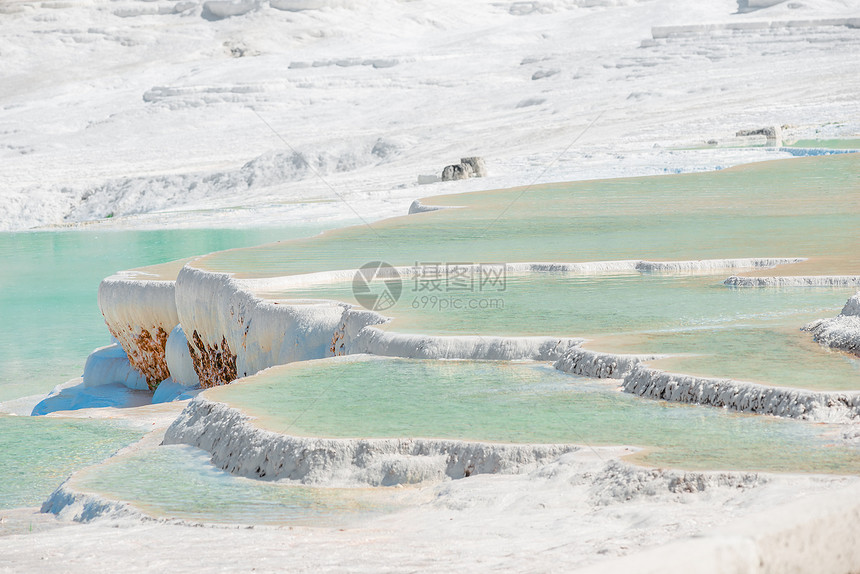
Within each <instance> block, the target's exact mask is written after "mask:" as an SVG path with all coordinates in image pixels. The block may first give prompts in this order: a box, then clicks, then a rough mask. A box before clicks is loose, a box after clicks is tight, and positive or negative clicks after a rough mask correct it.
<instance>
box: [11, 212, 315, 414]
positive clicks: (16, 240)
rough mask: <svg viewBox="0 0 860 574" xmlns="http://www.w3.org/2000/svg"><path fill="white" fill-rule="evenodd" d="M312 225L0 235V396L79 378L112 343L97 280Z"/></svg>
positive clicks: (302, 231) (295, 233)
mask: <svg viewBox="0 0 860 574" xmlns="http://www.w3.org/2000/svg"><path fill="white" fill-rule="evenodd" d="M319 231H320V229H319V228H318V227H313V226H307V227H298V228H287V229H279V228H270V229H247V230H229V229H218V230H215V229H192V230H167V231H99V232H94V231H50V232H49V231H44V232H27V233H0V261H2V262H3V270H2V271H0V319H2V323H3V328H2V329H0V401H4V400H9V399H13V398H17V397H21V396H26V395H30V394H36V393H45V392H47V391H49V390H50V389H51V388H53V387H54V386H55V385H57V384H59V383H62V382H64V381H67V380H68V379H71V378H73V377H77V376H80V374H81V373H82V372H83V367H84V362H85V361H86V358H87V355H89V353H90V351H92V350H93V349H95V348H96V347H100V346H103V345H106V344H108V343H109V342H110V334H109V333H108V331H107V328H106V327H105V325H104V320H103V319H102V316H101V313H100V312H99V308H98V302H97V296H98V286H99V283H100V282H101V280H102V279H104V278H105V277H107V276H109V275H112V274H114V273H115V272H117V271H119V270H122V269H130V268H132V267H140V266H144V265H153V264H156V263H163V262H166V261H171V260H174V259H180V258H183V257H188V256H191V255H198V254H204V253H209V252H211V251H214V250H218V249H227V248H231V247H237V246H243V245H254V244H258V243H261V242H266V241H273V240H276V239H285V238H293V237H300V236H303V235H312V234H314V233H318V232H319Z"/></svg>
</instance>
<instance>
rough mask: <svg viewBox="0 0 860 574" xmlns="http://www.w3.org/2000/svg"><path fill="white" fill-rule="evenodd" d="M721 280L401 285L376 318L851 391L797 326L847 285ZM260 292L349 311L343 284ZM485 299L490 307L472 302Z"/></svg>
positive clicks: (562, 276) (857, 364) (842, 358)
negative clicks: (654, 356) (655, 356)
mask: <svg viewBox="0 0 860 574" xmlns="http://www.w3.org/2000/svg"><path fill="white" fill-rule="evenodd" d="M787 267H790V266H787ZM725 276H726V273H724V274H722V275H708V276H672V275H660V274H644V275H640V274H628V275H614V276H613V275H607V276H592V277H583V276H577V275H571V274H566V273H531V274H523V275H514V276H509V277H507V279H506V285H505V288H504V290H486V291H483V292H477V290H476V291H474V292H470V291H451V292H438V293H432V294H428V292H427V291H418V290H416V287H415V284H414V282H412V281H409V280H406V281H404V282H403V293H402V295H401V297H400V300H399V301H398V302H397V303H396V304H395V305H394V306H393V307H391V308H390V309H387V310H385V311H383V314H385V315H387V316H390V317H393V319H394V320H393V321H392V322H391V323H390V324H388V325H386V326H385V328H386V329H387V330H389V331H396V332H402V333H423V334H444V335H452V334H474V335H555V336H572V337H586V338H590V339H595V340H594V341H593V342H592V343H590V344H589V348H592V349H594V350H599V351H600V350H604V351H614V352H620V353H659V354H683V355H695V356H688V357H685V358H684V359H682V360H676V361H674V362H672V363H666V368H670V369H680V370H681V372H685V373H695V374H701V375H710V376H717V377H732V378H737V379H742V380H751V381H760V382H764V383H769V384H775V385H787V386H796V387H802V388H818V389H840V390H841V389H860V358H857V357H854V356H852V355H847V354H845V353H839V352H832V351H829V350H827V349H825V348H823V347H821V346H820V345H818V344H816V343H815V342H813V341H812V338H811V337H810V335H809V334H808V333H805V332H802V331H801V330H800V328H801V327H802V326H803V325H805V324H806V323H808V322H810V321H812V320H815V319H820V318H822V317H832V316H834V315H836V314H838V313H839V310H840V309H841V308H842V306H843V305H844V303H845V301H846V300H847V299H848V297H850V296H851V295H852V294H853V293H854V292H855V289H853V288H850V289H831V288H791V289H734V288H729V287H726V286H725V285H723V284H722V279H723V278H724V277H725ZM265 295H266V296H268V297H273V298H278V297H283V298H289V297H295V298H313V297H317V298H328V299H336V300H340V301H346V302H348V303H352V304H353V305H358V301H357V300H356V299H355V297H354V295H353V293H352V284H351V282H349V283H340V284H333V285H325V286H320V287H317V288H314V289H302V290H296V291H282V292H280V293H267V294H265ZM489 301H492V302H496V304H494V305H480V304H477V303H481V302H489ZM471 303H476V304H474V305H473V304H471Z"/></svg>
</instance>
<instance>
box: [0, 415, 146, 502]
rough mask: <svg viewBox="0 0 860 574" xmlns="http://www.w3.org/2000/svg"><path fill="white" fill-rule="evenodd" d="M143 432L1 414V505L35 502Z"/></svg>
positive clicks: (111, 425) (108, 424)
mask: <svg viewBox="0 0 860 574" xmlns="http://www.w3.org/2000/svg"><path fill="white" fill-rule="evenodd" d="M142 434H143V433H141V432H139V431H134V430H129V429H128V428H125V427H124V426H123V425H121V424H116V423H111V422H107V421H96V420H81V419H61V418H52V417H38V418H36V417H13V416H4V415H0V509H4V508H16V507H20V506H39V505H40V504H42V502H44V500H45V499H46V498H47V497H48V495H49V494H50V493H51V492H52V491H53V490H54V489H55V488H56V487H57V486H59V485H60V484H61V483H62V482H63V481H64V480H65V479H66V478H67V477H68V476H69V475H70V474H71V473H72V472H74V471H76V470H79V469H81V468H84V467H86V466H89V465H91V464H94V463H97V462H100V461H101V460H103V459H104V458H105V457H107V456H110V455H111V454H113V453H114V452H115V451H117V450H118V449H120V448H122V447H124V446H126V445H128V444H130V443H132V442H134V441H136V440H138V439H140V437H141V436H142Z"/></svg>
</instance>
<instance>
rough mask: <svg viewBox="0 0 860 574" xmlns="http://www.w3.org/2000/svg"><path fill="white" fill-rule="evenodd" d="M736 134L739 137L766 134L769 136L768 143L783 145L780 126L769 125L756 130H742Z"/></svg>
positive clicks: (765, 135)
mask: <svg viewBox="0 0 860 574" xmlns="http://www.w3.org/2000/svg"><path fill="white" fill-rule="evenodd" d="M735 135H737V136H738V137H747V136H764V137H766V138H767V145H771V146H774V145H782V128H780V127H779V126H767V127H764V128H758V129H754V130H740V131H739V132H738V133H737V134H735Z"/></svg>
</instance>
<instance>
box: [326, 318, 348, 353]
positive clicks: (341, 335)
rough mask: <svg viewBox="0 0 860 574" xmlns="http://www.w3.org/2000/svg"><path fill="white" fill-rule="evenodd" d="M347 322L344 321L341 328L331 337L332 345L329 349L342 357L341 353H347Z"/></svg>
mask: <svg viewBox="0 0 860 574" xmlns="http://www.w3.org/2000/svg"><path fill="white" fill-rule="evenodd" d="M345 347H346V322H344V323H343V324H342V325H341V326H340V328H339V329H337V330H335V332H334V334H333V335H332V337H331V346H330V347H329V349H328V350H329V351H330V352H331V354H332V355H334V356H335V357H340V356H341V355H346V348H345Z"/></svg>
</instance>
